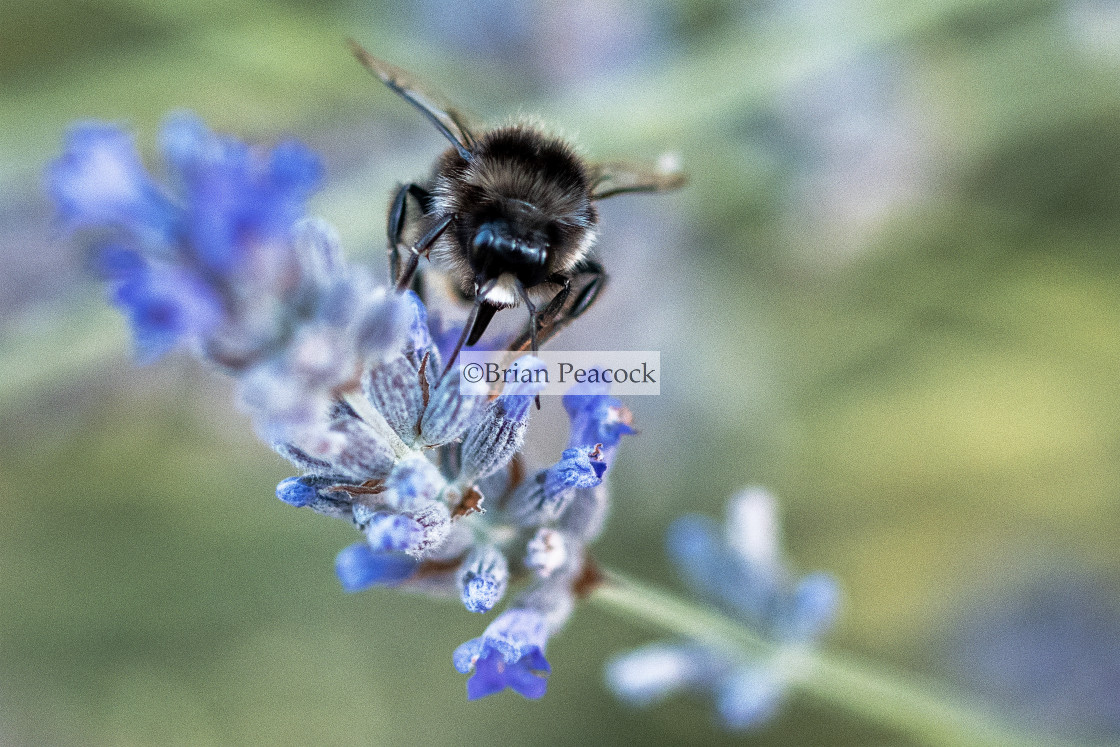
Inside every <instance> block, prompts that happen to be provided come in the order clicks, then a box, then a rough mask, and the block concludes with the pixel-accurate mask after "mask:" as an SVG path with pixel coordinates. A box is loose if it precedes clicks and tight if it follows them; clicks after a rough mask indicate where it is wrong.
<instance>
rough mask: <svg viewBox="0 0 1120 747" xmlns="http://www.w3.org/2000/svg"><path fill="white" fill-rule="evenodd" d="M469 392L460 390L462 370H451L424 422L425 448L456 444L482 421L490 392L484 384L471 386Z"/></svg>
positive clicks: (422, 437) (435, 392)
mask: <svg viewBox="0 0 1120 747" xmlns="http://www.w3.org/2000/svg"><path fill="white" fill-rule="evenodd" d="M468 386H469V387H470V392H469V393H463V390H461V389H460V372H459V369H458V368H452V369H451V370H450V371H448V372H447V373H446V374H445V375H444V376H443V378H441V379H440V380H439V383H438V384H437V385H436V386H435V388H434V389H433V390H432V393H431V397H430V399H429V400H428V406H427V407H426V408H425V409H424V417H423V419H422V420H421V422H420V443H422V444H423V445H425V446H438V445H439V444H445V443H449V442H451V441H454V440H455V439H456V438H458V437H459V436H461V435H463V432H464V431H465V430H467V429H468V428H470V427H471V426H472V425H474V424H475V423H477V422H478V420H479V418H481V417H482V415H483V413H484V412H486V406H487V398H486V394H487V391H488V388H487V385H486V384H485V383H484V382H481V381H480V382H477V383H475V384H470V383H468Z"/></svg>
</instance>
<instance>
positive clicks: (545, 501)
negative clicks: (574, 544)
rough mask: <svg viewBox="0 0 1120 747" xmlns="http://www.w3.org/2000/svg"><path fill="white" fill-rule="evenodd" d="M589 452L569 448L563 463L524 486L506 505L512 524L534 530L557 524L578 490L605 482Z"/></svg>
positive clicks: (535, 477) (526, 482) (527, 481)
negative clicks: (537, 527) (531, 527)
mask: <svg viewBox="0 0 1120 747" xmlns="http://www.w3.org/2000/svg"><path fill="white" fill-rule="evenodd" d="M588 452H589V450H588V449H582V448H581V449H566V450H565V451H564V454H563V455H562V457H561V459H560V461H559V462H557V463H556V464H554V465H553V466H552V467H549V468H548V469H546V470H541V471H540V472H538V473H537V474H535V475H534V476H533V477H531V478H530V479H528V480H526V481H525V482H523V483H521V485H519V486H518V487H517V489H516V490H514V491H513V495H511V496H510V498H509V500H508V501H507V502H506V505H505V511H506V514H507V515H508V517H509V519H510V521H512V522H513V523H514V524H517V525H518V526H523V527H530V526H539V525H541V524H547V523H548V522H551V521H555V520H556V519H558V518H559V517H560V514H561V513H563V512H564V509H565V508H567V506H568V502H569V501H570V500H571V499H572V497H573V496H574V495H575V492H576V490H577V489H582V488H589V487H594V486H596V485H598V484H599V483H600V482H602V479H601V478H600V477H599V472H598V471H597V470H596V469H595V465H594V462H593V461H592V460H591V459H590V458H589V456H588Z"/></svg>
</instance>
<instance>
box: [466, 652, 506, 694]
mask: <svg viewBox="0 0 1120 747" xmlns="http://www.w3.org/2000/svg"><path fill="white" fill-rule="evenodd" d="M504 670H505V662H503V661H502V658H501V657H500V656H498V655H497V654H493V653H491V654H488V655H487V656H485V657H483V658H481V659H479V660H478V662H477V663H476V664H475V671H474V675H473V676H472V677H471V678H470V679H469V680H467V700H478V699H479V698H485V697H487V696H488V695H495V694H497V693H500V692H501V691H502V690H505V689H506V675H505V671H504Z"/></svg>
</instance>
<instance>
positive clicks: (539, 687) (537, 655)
mask: <svg viewBox="0 0 1120 747" xmlns="http://www.w3.org/2000/svg"><path fill="white" fill-rule="evenodd" d="M547 642H548V626H547V623H546V621H545V619H544V617H542V616H541V615H540V614H538V613H537V612H535V611H533V610H527V609H516V608H515V609H509V610H506V611H505V612H503V613H502V614H501V615H499V616H498V617H497V619H495V620H494V622H492V623H490V625H489V627H487V628H486V631H485V632H483V634H482V635H481V636H480V637H478V638H474V639H472V640H470V641H467V642H466V643H464V644H462V645H461V646H459V648H457V649H455V655H454V657H453V658H454V662H455V668H456V669H457V670H459V671H460V672H461V673H463V674H467V673H468V672H470V671H471V670H472V669H473V670H474V675H473V676H472V677H471V678H470V679H469V680H467V698H468V699H470V700H478V699H479V698H485V697H486V696H488V695H494V694H495V693H499V692H501V691H502V690H504V689H505V688H507V687H508V688H510V689H512V690H513V691H515V692H517V693H518V694H520V695H523V696H524V697H526V698H531V699H534V700H535V699H537V698H541V697H543V696H544V693H545V690H546V688H547V687H548V681H547V680H546V679H545V675H547V674H548V673H549V672H551V671H552V668H551V667H550V666H549V664H548V660H547V659H545V657H544V649H545V645H546V643H547Z"/></svg>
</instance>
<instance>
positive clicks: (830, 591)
mask: <svg viewBox="0 0 1120 747" xmlns="http://www.w3.org/2000/svg"><path fill="white" fill-rule="evenodd" d="M839 609H840V585H839V584H838V583H837V581H836V579H835V578H834V577H833V576H832V575H830V574H828V573H811V574H809V575H808V576H805V577H804V578H802V579H801V581H800V582H798V584H797V588H796V589H795V590H794V592H793V602H792V609H791V615H790V619H789V621H788V623H787V630H786V634H787V635H788V636H789V637H790V638H793V639H795V640H809V639H813V638H817V637H819V636H820V635H821V634H822V633H824V632H825V631H826V630H827V629H828V628H829V627H830V626H831V625H832V622H833V621H834V620H835V619H836V613H837V611H838V610H839Z"/></svg>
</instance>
